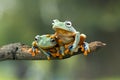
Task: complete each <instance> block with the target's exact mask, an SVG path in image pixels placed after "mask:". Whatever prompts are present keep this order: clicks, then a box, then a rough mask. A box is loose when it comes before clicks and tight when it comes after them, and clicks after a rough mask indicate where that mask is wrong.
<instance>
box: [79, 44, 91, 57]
mask: <svg viewBox="0 0 120 80" xmlns="http://www.w3.org/2000/svg"><path fill="white" fill-rule="evenodd" d="M80 48H81V51H82V52H84V53H83V54H84V55H85V56H87V55H88V53H90V48H89V44H88V43H87V42H84V43H83V45H81V46H80Z"/></svg>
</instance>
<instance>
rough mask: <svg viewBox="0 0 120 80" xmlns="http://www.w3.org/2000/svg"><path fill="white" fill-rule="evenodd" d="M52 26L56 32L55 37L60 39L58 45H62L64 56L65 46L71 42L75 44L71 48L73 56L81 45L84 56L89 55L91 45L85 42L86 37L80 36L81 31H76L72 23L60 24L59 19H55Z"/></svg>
mask: <svg viewBox="0 0 120 80" xmlns="http://www.w3.org/2000/svg"><path fill="white" fill-rule="evenodd" d="M52 25H53V27H52V28H53V29H54V30H55V34H54V36H53V37H56V38H57V39H58V44H59V45H60V49H61V53H62V55H64V50H65V47H64V46H65V45H66V44H69V43H71V42H73V44H72V45H71V46H69V50H70V52H71V54H73V52H74V51H75V49H76V48H77V46H78V45H80V47H81V49H82V51H84V55H87V53H88V52H89V51H90V50H89V45H88V44H87V43H86V42H84V41H85V38H86V35H85V34H80V32H79V31H76V29H75V28H74V27H73V26H72V23H71V22H70V21H65V22H60V21H59V20H58V19H55V20H53V23H52Z"/></svg>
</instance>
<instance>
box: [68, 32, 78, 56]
mask: <svg viewBox="0 0 120 80" xmlns="http://www.w3.org/2000/svg"><path fill="white" fill-rule="evenodd" d="M74 34H75V40H74V43H73V45H72V46H70V48H69V49H70V51H71V55H72V54H73V52H74V51H75V49H76V48H77V46H78V44H79V42H80V32H75V33H74Z"/></svg>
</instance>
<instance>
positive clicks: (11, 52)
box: [0, 41, 106, 60]
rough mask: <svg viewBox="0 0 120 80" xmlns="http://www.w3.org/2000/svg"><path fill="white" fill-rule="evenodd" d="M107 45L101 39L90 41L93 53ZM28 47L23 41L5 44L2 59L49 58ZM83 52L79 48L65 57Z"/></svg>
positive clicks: (2, 48)
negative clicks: (29, 50)
mask: <svg viewBox="0 0 120 80" xmlns="http://www.w3.org/2000/svg"><path fill="white" fill-rule="evenodd" d="M105 45H106V44H105V43H102V42H101V41H94V42H91V43H89V46H90V50H91V53H92V52H94V51H96V50H97V49H98V48H101V47H103V46H105ZM28 49H30V46H28V45H25V44H21V43H11V44H8V45H4V46H2V47H1V48H0V60H47V57H46V55H45V54H43V53H41V52H39V53H38V54H37V55H36V56H34V57H33V56H32V55H31V54H30V53H29V52H28ZM81 53H82V52H81V51H80V50H79V51H78V52H76V53H74V54H73V55H65V56H64V57H63V59H66V58H69V57H71V56H74V55H77V54H81ZM58 59H59V58H54V57H51V60H58Z"/></svg>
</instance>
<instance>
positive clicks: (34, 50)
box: [28, 47, 39, 56]
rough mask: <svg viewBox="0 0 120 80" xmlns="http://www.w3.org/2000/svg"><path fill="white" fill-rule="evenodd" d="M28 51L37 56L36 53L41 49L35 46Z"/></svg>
mask: <svg viewBox="0 0 120 80" xmlns="http://www.w3.org/2000/svg"><path fill="white" fill-rule="evenodd" d="M28 52H29V53H30V54H31V55H32V56H35V55H36V54H38V53H39V50H38V48H35V47H32V48H30V49H29V50H28Z"/></svg>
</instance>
